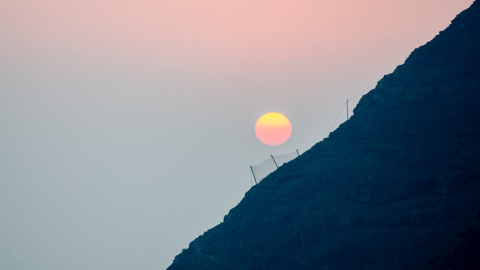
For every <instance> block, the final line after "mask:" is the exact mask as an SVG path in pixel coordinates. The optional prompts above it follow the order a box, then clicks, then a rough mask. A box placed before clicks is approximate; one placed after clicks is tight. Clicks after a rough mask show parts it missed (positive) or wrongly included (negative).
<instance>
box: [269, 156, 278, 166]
mask: <svg viewBox="0 0 480 270" xmlns="http://www.w3.org/2000/svg"><path fill="white" fill-rule="evenodd" d="M270 156H271V157H272V160H273V163H275V166H277V169H278V165H277V162H276V161H275V159H274V158H273V155H270Z"/></svg>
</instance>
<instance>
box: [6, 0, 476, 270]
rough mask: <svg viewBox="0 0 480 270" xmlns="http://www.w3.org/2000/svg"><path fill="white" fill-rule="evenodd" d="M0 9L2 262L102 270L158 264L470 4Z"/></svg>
mask: <svg viewBox="0 0 480 270" xmlns="http://www.w3.org/2000/svg"><path fill="white" fill-rule="evenodd" d="M0 2H1V4H0V6H1V8H0V269H9V270H16V269H21V270H23V269H25V270H26V269H36V270H52V269H53V270H55V269H69V270H76V269H79V270H80V269H82V270H83V269H92V270H95V269H102V270H103V269H165V268H166V267H167V266H168V265H169V264H170V263H171V262H172V260H173V259H174V256H175V255H176V254H178V253H179V252H180V251H181V249H182V248H186V247H187V246H188V243H189V242H190V241H192V240H193V239H194V238H195V237H197V236H198V235H200V234H202V233H203V232H204V231H205V230H207V229H209V228H211V227H213V226H215V225H216V224H218V223H219V222H221V221H222V220H223V216H224V215H225V214H227V213H228V210H229V209H231V208H232V207H234V206H235V205H236V204H237V203H238V202H239V201H240V200H241V199H242V197H243V196H244V193H245V192H246V191H247V190H248V189H249V188H250V181H251V176H250V174H249V173H250V170H249V166H250V165H255V164H258V163H260V162H262V161H263V160H265V159H266V158H267V157H268V156H269V155H270V154H285V153H289V152H291V151H294V150H295V149H297V148H298V149H300V150H306V149H307V148H309V147H311V146H312V145H313V144H314V143H316V142H318V141H320V140H322V139H323V138H324V137H325V135H326V134H328V132H329V128H330V126H331V125H332V122H333V121H334V120H335V117H336V116H337V115H338V113H339V111H340V109H341V108H342V106H343V104H344V102H345V100H346V99H347V98H349V97H352V96H355V95H357V94H358V93H360V92H362V91H363V90H367V89H371V88H373V87H374V86H375V84H376V82H377V81H378V80H379V79H380V78H381V77H382V76H383V75H385V74H388V73H390V72H392V71H393V70H394V68H395V67H396V66H397V65H399V64H402V63H403V62H404V60H405V59H406V57H407V56H408V55H409V53H410V52H411V51H412V50H413V49H414V48H416V47H419V46H420V45H423V44H424V43H426V42H427V41H429V40H430V39H432V38H433V37H434V36H435V35H436V34H438V32H439V31H441V30H443V29H444V28H446V27H447V26H448V25H449V23H450V21H451V20H452V19H453V18H454V17H455V15H456V14H458V13H459V12H460V11H462V10H464V9H466V8H467V7H468V6H469V5H470V4H471V3H472V2H473V0H388V1H385V0H315V1H314V0H296V1H293V0H288V1H287V0H275V1H274V0H267V1H250V0H242V1H237V0H232V1H225V0H205V1H186V0H185V1H180V0H170V1H167V0H164V1H153V0H149V1H147V0H136V1H133V0H132V1H126V0H116V1H114V0H110V1H108V0H81V1H80V0H70V1H65V0H44V1H33V0H32V1H24V0H15V1H6V0H0ZM357 101H358V98H357V99H354V100H352V101H351V106H350V108H352V106H353V105H354V104H355V103H356V102H357ZM270 111H278V112H281V113H283V114H285V116H287V117H288V118H289V119H290V121H291V123H292V126H293V132H292V136H291V138H290V139H289V141H288V142H287V143H285V144H283V145H281V146H277V147H269V146H266V145H263V144H262V143H261V142H259V141H258V140H257V139H256V137H255V132H254V125H255V121H256V120H257V118H258V117H260V116H261V115H262V114H264V113H267V112H270ZM350 113H351V112H350ZM344 120H345V117H343V116H342V120H341V121H344ZM338 123H339V122H338ZM338 123H337V124H336V125H335V126H337V125H338ZM335 126H334V127H335Z"/></svg>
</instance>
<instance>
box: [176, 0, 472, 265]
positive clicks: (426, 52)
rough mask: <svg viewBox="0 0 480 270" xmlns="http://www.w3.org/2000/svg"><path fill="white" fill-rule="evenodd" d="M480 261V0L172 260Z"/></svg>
mask: <svg viewBox="0 0 480 270" xmlns="http://www.w3.org/2000/svg"><path fill="white" fill-rule="evenodd" d="M478 265H480V0H477V1H475V2H474V4H473V5H472V6H471V7H470V8H469V9H467V10H465V11H463V12H462V13H460V14H459V15H458V16H457V17H456V18H455V19H454V20H453V21H452V23H451V25H450V26H449V27H448V28H447V29H446V30H444V31H442V32H440V34H439V35H437V36H436V37H435V38H434V39H433V40H432V41H430V42H428V43H427V44H425V45H424V46H422V47H420V48H418V49H416V50H414V51H413V52H412V53H411V55H410V56H409V57H408V59H407V60H406V61H405V63H404V64H403V65H400V66H398V67H397V68H396V69H395V71H394V72H393V73H392V74H389V75H386V76H385V77H383V78H382V79H381V80H380V81H379V82H378V84H377V86H376V87H375V88H374V89H373V90H371V91H370V92H368V93H367V94H366V95H364V96H363V97H362V99H361V100H360V102H359V104H358V105H357V107H356V108H355V110H354V115H353V116H352V117H351V118H350V120H348V121H347V122H345V123H344V124H342V125H341V126H340V127H339V128H338V129H337V130H336V131H334V132H333V133H331V134H330V136H329V137H328V138H327V139H325V140H323V141H321V142H319V143H317V144H316V145H315V146H314V147H312V148H311V149H310V150H308V151H307V152H305V153H304V154H303V155H301V156H300V157H299V158H297V159H295V160H293V161H291V162H289V163H287V164H285V165H283V166H282V167H280V168H279V169H278V170H277V171H275V172H273V173H272V174H271V175H269V176H268V177H267V178H265V179H264V180H263V181H262V182H261V183H259V184H258V185H256V186H254V187H253V188H252V189H251V190H250V191H248V192H247V193H246V194H245V197H244V199H243V200H242V201H241V202H240V203H239V204H238V205H237V206H236V207H235V208H233V209H232V210H231V211H230V212H229V213H228V215H226V216H225V218H224V221H223V222H222V223H221V224H219V225H217V226H216V227H214V228H212V229H210V230H208V231H207V232H205V233H204V234H203V235H202V236H200V237H198V238H197V239H195V240H194V241H193V242H191V243H190V245H189V247H188V248H187V249H185V250H184V251H183V252H182V253H181V254H179V255H177V256H176V257H175V260H174V261H173V264H172V265H171V266H170V267H169V268H168V269H169V270H179V269H182V270H185V269H196V270H217V269H222V270H223V269H228V270H236V269H250V270H252V269H275V270H282V269H296V270H299V269H329V270H336V269H480V268H476V266H478Z"/></svg>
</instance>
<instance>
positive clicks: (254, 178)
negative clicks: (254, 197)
mask: <svg viewBox="0 0 480 270" xmlns="http://www.w3.org/2000/svg"><path fill="white" fill-rule="evenodd" d="M250 170H251V171H252V175H253V180H255V185H256V184H258V183H257V178H256V177H255V173H254V172H253V168H252V166H250Z"/></svg>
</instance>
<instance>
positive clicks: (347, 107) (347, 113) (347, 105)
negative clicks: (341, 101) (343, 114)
mask: <svg viewBox="0 0 480 270" xmlns="http://www.w3.org/2000/svg"><path fill="white" fill-rule="evenodd" d="M347 120H348V99H347Z"/></svg>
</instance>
